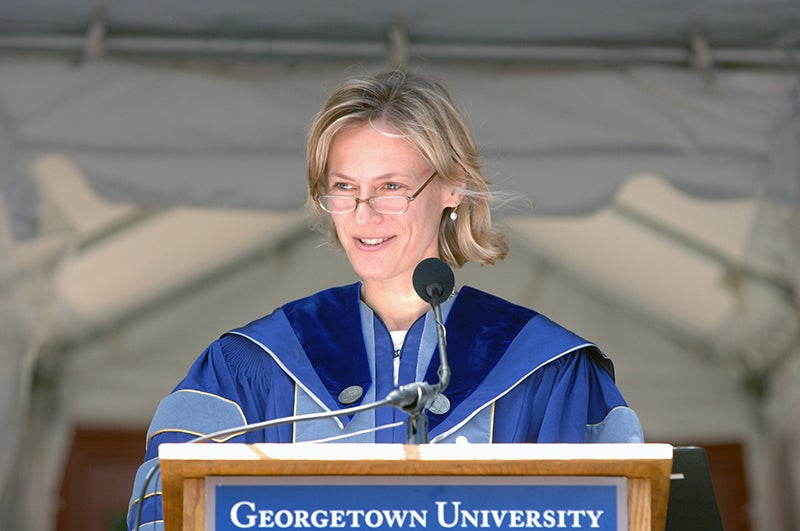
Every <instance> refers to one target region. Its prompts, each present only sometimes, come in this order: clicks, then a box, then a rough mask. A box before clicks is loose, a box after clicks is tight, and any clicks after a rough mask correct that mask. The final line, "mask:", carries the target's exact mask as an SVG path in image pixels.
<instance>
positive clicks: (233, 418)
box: [128, 336, 293, 531]
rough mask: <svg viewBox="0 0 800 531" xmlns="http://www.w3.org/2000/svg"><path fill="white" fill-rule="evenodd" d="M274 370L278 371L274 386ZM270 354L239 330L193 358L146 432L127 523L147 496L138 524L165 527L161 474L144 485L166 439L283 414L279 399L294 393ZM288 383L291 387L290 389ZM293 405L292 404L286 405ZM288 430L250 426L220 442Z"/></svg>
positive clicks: (278, 437)
mask: <svg viewBox="0 0 800 531" xmlns="http://www.w3.org/2000/svg"><path fill="white" fill-rule="evenodd" d="M275 376H278V380H279V381H278V384H277V386H276V382H275V378H274V377H275ZM285 380H286V377H285V375H282V373H281V371H279V370H276V367H275V365H274V363H273V362H272V360H271V359H270V358H269V357H268V356H264V355H262V354H261V353H260V352H258V351H255V350H253V348H252V346H251V343H249V342H248V341H247V340H245V339H243V338H240V337H237V336H224V337H223V338H222V339H220V340H218V341H215V342H214V343H212V344H211V345H210V346H209V347H208V348H207V349H206V350H205V351H204V352H203V353H202V354H201V355H200V356H199V357H198V359H197V360H196V361H195V363H194V365H192V367H191V369H190V370H189V372H188V374H187V375H186V377H185V378H184V379H183V380H182V381H181V382H180V383H179V384H178V385H177V386H176V387H175V389H174V390H173V391H172V392H171V393H170V394H169V395H167V396H166V397H164V399H162V400H161V402H160V403H159V405H158V408H157V409H156V412H155V414H154V415H153V420H152V421H151V423H150V428H149V430H148V433H147V441H146V453H145V459H144V463H143V464H142V466H141V467H140V468H139V471H138V472H137V474H136V479H135V481H134V486H133V492H132V495H131V501H130V504H129V508H128V527H129V529H133V527H134V526H135V522H136V515H137V511H138V506H139V504H140V503H142V502H143V505H142V510H141V514H142V516H141V520H140V522H139V523H140V527H139V529H142V530H148V531H159V530H162V529H163V525H164V522H163V513H162V504H161V480H160V475H159V474H158V473H156V474H155V475H154V476H153V478H152V479H151V480H150V482H149V484H148V485H147V488H146V489H145V478H146V476H147V474H148V472H150V471H151V470H152V469H153V468H154V467H157V466H158V447H159V445H161V444H162V443H182V442H187V441H190V440H192V439H194V438H195V437H198V436H200V435H205V434H208V433H213V432H216V431H220V430H224V429H228V428H234V427H237V426H242V425H244V424H247V423H248V422H256V421H259V420H263V419H265V418H276V417H278V416H283V413H284V411H278V410H279V409H282V408H281V407H280V406H281V404H288V403H289V402H291V400H292V399H293V397H292V392H291V388H292V387H291V385H289V386H288V388H287V387H286V386H287V382H286V381H285ZM286 389H289V391H287V390H286ZM273 391H282V392H285V394H287V395H288V396H287V397H286V399H285V400H283V401H280V400H279V401H275V400H269V398H270V396H269V395H270V393H271V392H273ZM286 407H288V408H289V411H291V406H286ZM285 438H286V430H285V429H284V430H281V429H275V430H272V431H269V432H267V431H265V430H262V431H259V432H250V433H247V434H245V435H238V436H231V437H227V438H225V439H223V440H219V441H216V442H227V441H230V442H243V443H254V442H283V440H285Z"/></svg>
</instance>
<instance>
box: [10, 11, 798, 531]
mask: <svg viewBox="0 0 800 531" xmlns="http://www.w3.org/2000/svg"><path fill="white" fill-rule="evenodd" d="M4 3H5V2H3V1H2V0H0V6H3V4H4ZM87 4H88V3H87ZM343 4H345V5H346V7H348V8H349V9H344V8H342V6H341V5H340V4H337V5H336V7H333V6H332V5H331V4H330V3H328V2H303V3H299V4H298V3H292V4H289V3H287V4H286V5H283V4H279V5H274V6H270V9H269V10H267V9H265V8H264V6H263V3H262V2H237V3H236V6H231V5H230V4H220V3H213V2H192V3H191V4H190V5H189V4H186V5H184V3H183V2H177V1H176V2H168V3H167V4H165V5H163V6H162V7H161V8H159V9H158V10H156V9H155V8H150V7H148V6H144V5H142V4H141V3H134V2H129V1H128V0H121V1H118V2H115V3H114V4H113V5H104V4H102V3H101V4H97V3H95V4H94V5H101V6H102V7H103V9H99V10H98V9H94V10H93V9H91V8H90V6H88V5H84V4H83V3H80V2H73V3H70V4H69V5H64V6H58V8H57V9H56V8H54V7H53V6H51V5H49V4H48V5H45V3H40V2H37V1H31V2H27V3H26V7H25V9H24V10H23V9H21V8H20V11H19V12H18V15H17V16H16V18H15V17H14V16H12V17H10V18H5V17H4V18H3V19H2V20H0V193H2V199H3V204H4V208H2V209H0V210H1V211H2V212H1V213H2V215H0V228H1V229H2V232H3V238H2V239H1V240H0V298H1V299H0V302H2V305H0V308H2V315H3V319H0V322H2V323H3V325H2V328H0V331H1V332H0V333H2V334H3V335H2V342H0V364H2V367H3V371H1V372H0V375H2V376H0V379H2V381H0V389H1V390H2V391H0V413H1V414H2V422H3V424H4V427H5V426H8V427H9V429H7V430H3V432H2V434H0V437H2V439H0V444H2V445H3V446H4V447H8V448H20V446H19V441H20V440H21V437H29V438H31V437H40V440H41V441H42V442H40V443H38V444H37V445H30V447H28V448H25V449H24V450H25V451H21V452H19V453H14V452H8V453H6V454H5V455H4V456H3V459H2V460H0V481H2V484H0V487H1V488H2V492H3V493H4V494H3V495H4V498H3V503H4V504H5V503H6V500H10V502H9V503H11V502H13V501H14V499H13V496H12V495H11V494H9V492H11V490H12V489H11V488H10V487H9V485H11V483H10V481H11V479H10V478H14V477H15V476H14V475H13V471H14V465H15V463H20V462H25V463H30V464H31V466H32V467H34V468H33V470H34V472H35V471H38V472H40V474H38V475H37V474H30V475H29V477H27V479H26V480H25V481H26V483H24V484H23V485H22V486H21V488H19V489H14V490H16V491H19V492H21V493H23V495H30V498H29V500H34V499H35V500H40V499H41V498H42V496H44V494H43V493H47V492H52V491H53V486H54V484H55V482H57V481H58V479H59V478H60V476H59V470H60V466H61V465H62V464H63V452H64V451H65V446H64V444H65V441H66V438H68V437H69V430H70V427H71V426H72V425H75V424H93V425H96V424H106V425H130V426H141V425H143V424H146V422H147V421H148V420H149V416H150V415H151V414H152V411H153V408H154V406H155V404H156V403H157V401H158V400H159V399H160V397H161V396H163V394H165V393H166V392H168V391H169V389H170V388H171V386H172V385H174V384H175V383H176V382H177V380H178V379H179V378H180V377H181V376H182V374H183V373H184V372H185V371H186V369H187V367H188V364H189V363H191V361H192V360H193V358H194V357H195V356H196V355H197V354H198V352H199V351H200V349H202V348H203V347H204V346H205V345H206V344H207V343H208V342H209V341H211V340H212V339H213V338H214V337H216V336H217V335H218V334H219V333H221V332H223V331H225V330H226V329H227V328H229V327H231V326H237V325H240V324H242V323H243V322H246V321H247V320H250V319H253V318H255V317H258V316H260V315H262V314H264V313H266V312H268V311H270V310H271V309H272V308H274V307H275V306H277V305H279V304H281V303H282V302H285V301H286V300H288V299H291V298H296V297H298V296H302V295H304V294H307V293H309V292H312V291H314V290H316V289H321V288H323V287H326V286H329V285H331V284H336V283H344V282H349V281H352V280H353V277H352V273H351V272H350V271H349V268H348V266H347V264H346V262H345V261H344V260H343V258H342V257H341V256H340V255H339V254H337V253H336V252H333V251H331V250H330V249H329V248H327V247H322V248H320V247H319V241H320V238H319V237H317V236H315V235H313V234H311V233H310V232H309V231H308V230H307V228H306V221H305V219H304V216H303V212H302V205H303V202H304V200H305V189H304V161H303V145H304V137H305V129H306V125H307V123H308V121H309V120H310V119H311V117H312V115H313V113H314V112H315V110H316V109H317V108H319V106H320V104H321V103H322V101H323V99H324V97H325V96H326V95H327V93H329V91H330V90H331V89H332V88H333V87H334V86H336V85H337V84H338V83H339V82H340V81H342V80H343V79H344V78H346V77H347V76H349V75H353V74H358V73H361V72H363V71H365V70H370V71H372V70H377V69H380V68H384V67H385V65H386V64H387V63H394V62H397V61H401V62H402V61H404V62H406V63H407V64H408V65H409V66H411V67H413V68H415V69H417V70H421V71H423V72H427V73H430V74H431V75H433V76H434V77H436V78H437V79H439V80H441V81H442V82H443V83H444V84H445V85H446V86H448V88H450V90H451V92H452V94H453V96H454V97H455V99H456V100H457V101H458V103H459V104H460V105H461V106H462V108H463V109H464V111H465V113H466V115H467V117H468V118H469V120H470V122H471V123H472V125H473V127H474V129H475V132H476V136H477V138H478V142H479V144H480V145H481V147H482V151H483V154H484V163H485V170H486V175H487V177H488V178H489V179H490V181H491V182H492V184H493V188H494V189H495V190H497V191H500V192H504V191H507V192H517V193H520V194H521V195H522V196H523V197H527V198H529V199H530V201H531V203H532V206H529V205H526V204H525V203H524V202H521V201H514V202H511V203H509V204H507V205H505V206H504V207H502V208H499V209H498V211H497V215H498V220H499V221H500V222H502V223H503V224H504V225H505V226H506V227H507V229H508V233H509V235H510V241H511V246H512V253H511V256H510V258H509V259H508V260H507V261H506V262H505V263H504V264H502V265H499V266H495V267H492V268H473V267H467V268H465V269H464V270H463V271H459V272H457V279H458V282H459V283H461V284H472V285H476V286H478V287H482V288H485V289H488V290H490V291H493V292H495V293H498V294H499V295H501V296H504V297H507V298H509V299H512V300H514V301H516V302H520V303H522V304H526V305H529V306H532V307H535V308H536V309H538V310H540V311H542V312H543V313H545V314H547V315H549V316H550V317H553V318H555V319H556V320H557V321H560V322H562V323H564V324H566V325H567V326H569V327H570V328H573V329H575V330H576V331H578V332H579V333H581V335H584V336H586V337H589V338H590V339H592V340H595V341H597V342H598V343H600V344H601V346H603V347H604V349H605V350H606V351H607V352H608V353H609V354H610V355H611V357H612V358H613V359H614V360H615V362H616V363H617V366H618V375H619V382H620V386H621V387H622V389H623V392H624V393H625V395H626V398H628V400H629V401H630V402H631V404H632V405H633V406H634V407H635V409H636V410H637V411H638V412H639V414H640V416H641V417H642V420H643V423H644V425H645V429H646V432H647V434H648V435H649V436H650V437H651V438H655V439H658V440H671V441H692V440H703V441H714V440H722V441H726V440H739V441H744V442H746V443H747V444H748V447H749V452H750V454H749V459H750V463H749V466H750V467H751V473H752V478H751V480H752V481H753V482H754V485H753V495H754V502H755V509H754V514H753V519H754V521H755V522H756V524H757V525H758V526H760V527H759V528H760V529H780V527H779V526H780V525H783V524H786V523H787V522H791V521H792V518H795V519H797V518H800V517H799V516H798V515H797V514H796V513H792V510H795V509H792V508H791V505H789V506H785V504H782V503H781V501H780V498H778V497H775V496H773V494H774V493H775V491H777V490H781V489H785V488H787V487H785V486H784V485H780V484H779V483H777V482H776V480H775V477H776V475H775V474H774V473H773V472H772V471H773V468H772V467H775V466H780V467H783V468H785V469H788V470H791V471H792V472H790V473H792V474H794V476H793V477H795V478H798V477H800V470H798V469H797V461H796V460H795V461H792V459H796V457H792V456H793V455H794V454H793V452H792V451H791V449H792V448H794V449H797V445H798V444H799V443H798V441H800V425H798V423H797V421H796V420H795V421H790V422H788V423H787V422H786V418H792V419H794V418H796V415H795V414H794V409H795V408H796V405H797V404H798V403H800V398H799V397H798V395H797V392H796V391H793V389H798V388H800V386H798V385H797V384H798V371H800V356H799V355H798V352H799V351H800V346H799V345H798V343H799V342H798V333H799V332H798V328H799V326H800V325H799V324H798V323H800V314H799V313H798V303H799V302H800V301H798V295H797V294H798V286H800V231H798V226H800V217H799V216H800V214H798V205H799V204H800V169H798V159H800V149H799V148H798V145H799V144H800V142H799V141H798V138H800V114H798V108H799V107H798V104H799V102H798V99H797V98H798V96H797V94H798V92H797V91H798V78H797V76H798V72H797V70H796V69H795V67H794V66H793V64H795V63H794V61H796V60H797V57H798V53H797V50H798V47H797V42H798V34H797V27H800V7H798V6H795V5H794V4H792V3H784V2H767V3H766V5H765V4H764V3H756V2H752V3H751V2H745V3H736V4H735V6H734V5H732V4H733V3H730V4H731V5H729V3H728V2H719V3H708V2H688V3H681V4H680V5H677V6H676V5H667V4H664V5H661V3H658V2H644V3H643V2H621V1H615V2H611V3H604V4H603V5H602V6H601V5H599V4H597V3H593V2H585V3H584V2H561V3H558V5H556V6H550V5H545V4H543V3H536V2H504V3H501V4H504V6H505V7H504V8H500V7H498V5H497V4H495V3H488V2H484V3H481V2H467V3H466V5H462V4H459V5H458V8H457V9H455V7H454V4H453V3H452V2H438V3H435V4H430V3H423V2H416V1H413V2H407V3H404V4H403V5H404V8H403V12H402V13H399V12H397V11H396V10H395V9H394V8H391V7H389V5H384V4H382V3H377V4H376V3H364V2H355V1H351V2H344V3H343ZM484 4H485V5H484ZM45 7H47V9H45ZM54 9H56V10H57V11H58V12H57V13H56V12H55V11H54ZM7 12H11V11H7ZM620 13H625V14H626V16H624V17H623V16H619V14H620ZM545 14H546V15H545ZM752 20H758V21H759V23H758V24H755V23H753V22H752ZM9 21H10V22H9ZM699 21H702V22H703V24H702V27H703V28H704V29H703V30H700V29H698V28H699V27H700V26H701V24H699ZM14 22H16V23H14ZM20 52H24V53H20ZM265 59H267V60H265ZM743 382H747V384H748V385H749V387H747V389H749V390H748V391H743V390H742V383H743ZM31 389H35V392H34V393H33V394H31V392H30V391H31ZM48 397H49V398H50V399H51V400H53V402H51V403H47V402H46V400H47V399H48ZM41 404H44V406H41V407H43V408H44V409H42V410H39V409H37V408H38V407H40V405H41ZM54 404H57V406H56V405H54ZM751 406H752V407H753V409H754V411H755V413H753V412H751V411H748V407H751ZM29 411H32V413H31V414H29ZM26 433H27V434H28V435H23V434H26ZM42 434H45V435H46V436H43V435H42ZM776 448H782V450H780V451H776V450H775V449H776ZM795 453H796V452H795ZM36 467H38V468H36ZM792 467H794V468H792ZM17 479H19V478H18V477H17ZM797 495H798V493H797V492H793V491H791V489H790V494H789V496H790V497H791V496H797ZM30 503H34V502H33V501H30ZM37 503H38V501H37ZM51 507H52V504H51ZM9 514H10V513H9ZM49 517H50V514H49V513H48V512H47V511H39V512H38V513H37V512H36V511H29V514H27V515H25V516H22V517H19V518H23V519H24V520H25V521H26V522H27V523H28V524H29V525H28V526H27V528H29V529H47V528H48V525H49V524H48V522H50V520H49V519H48V518H49ZM8 521H9V522H11V521H12V520H8ZM0 522H2V520H0Z"/></svg>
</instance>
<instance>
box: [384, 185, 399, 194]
mask: <svg viewBox="0 0 800 531" xmlns="http://www.w3.org/2000/svg"><path fill="white" fill-rule="evenodd" d="M383 187H384V188H385V189H386V190H388V191H390V192H399V191H400V190H402V189H403V185H402V184H399V183H386V184H385V185H383Z"/></svg>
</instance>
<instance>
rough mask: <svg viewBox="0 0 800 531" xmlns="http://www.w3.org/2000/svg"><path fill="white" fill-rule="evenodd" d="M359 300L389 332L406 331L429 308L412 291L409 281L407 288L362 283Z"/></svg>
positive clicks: (403, 286) (404, 286)
mask: <svg viewBox="0 0 800 531" xmlns="http://www.w3.org/2000/svg"><path fill="white" fill-rule="evenodd" d="M403 284H406V283H403ZM361 300H363V301H364V302H365V303H366V304H367V306H369V307H370V308H372V311H374V312H375V313H376V314H377V315H378V317H380V318H381V320H382V321H383V323H384V324H385V325H386V327H387V328H388V329H389V330H408V329H409V328H411V325H412V324H414V322H415V321H416V320H417V319H419V318H420V317H421V316H422V315H424V314H425V312H427V311H428V309H429V308H430V306H429V305H428V303H426V302H425V301H423V300H422V299H421V298H419V295H417V293H416V291H414V287H413V285H412V284H411V281H410V279H409V281H408V283H407V286H406V285H399V286H398V285H396V284H395V285H391V284H386V283H381V284H379V283H375V282H367V281H364V282H363V283H362V284H361Z"/></svg>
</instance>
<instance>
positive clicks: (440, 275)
mask: <svg viewBox="0 0 800 531" xmlns="http://www.w3.org/2000/svg"><path fill="white" fill-rule="evenodd" d="M413 282H414V289H415V290H416V292H417V295H419V296H420V298H421V299H422V300H424V301H425V302H427V303H431V302H437V303H439V302H441V301H443V300H444V299H446V298H447V297H449V296H450V293H452V292H453V287H455V285H456V279H455V276H454V275H453V270H452V269H450V266H449V265H447V264H446V263H444V261H442V260H441V259H439V258H426V259H425V260H423V261H422V262H420V263H419V264H417V267H416V269H414V277H413ZM434 299H435V301H434Z"/></svg>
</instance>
